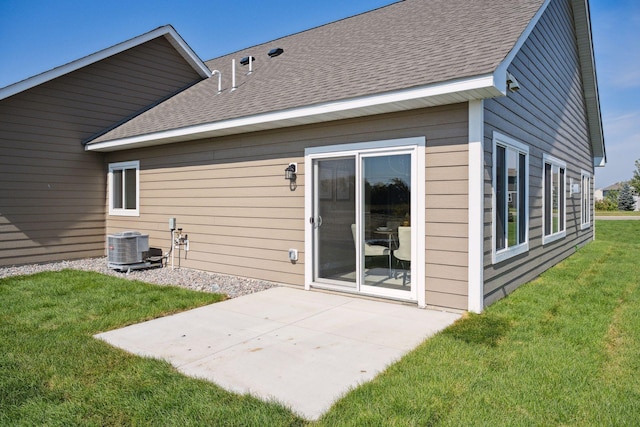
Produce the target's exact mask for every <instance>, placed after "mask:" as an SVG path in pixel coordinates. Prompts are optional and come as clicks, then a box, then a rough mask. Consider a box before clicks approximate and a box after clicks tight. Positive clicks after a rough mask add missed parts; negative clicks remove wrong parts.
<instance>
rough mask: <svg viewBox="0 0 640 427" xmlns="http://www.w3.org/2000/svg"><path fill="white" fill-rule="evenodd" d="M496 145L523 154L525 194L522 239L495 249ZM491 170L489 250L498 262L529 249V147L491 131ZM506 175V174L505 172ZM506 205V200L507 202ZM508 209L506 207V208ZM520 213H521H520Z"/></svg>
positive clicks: (495, 262) (496, 201)
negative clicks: (519, 241) (491, 207)
mask: <svg viewBox="0 0 640 427" xmlns="http://www.w3.org/2000/svg"><path fill="white" fill-rule="evenodd" d="M498 146H502V147H504V148H505V149H507V150H513V151H516V152H517V153H518V154H524V156H525V162H524V166H525V167H524V169H525V170H524V180H525V182H524V191H525V195H524V201H525V206H524V209H523V210H524V212H523V213H522V214H523V215H524V224H525V230H524V241H523V242H521V243H519V244H517V245H515V246H511V247H510V246H508V243H507V245H506V247H505V248H504V249H500V250H497V249H496V238H497V209H498V207H497V203H498V200H497V195H496V188H497V187H496V184H497V148H498ZM492 170H493V181H492V184H493V185H492V205H493V209H492V229H493V232H492V236H491V240H492V242H491V252H492V261H493V263H494V264H497V263H499V262H502V261H505V260H507V259H509V258H512V257H514V256H517V255H520V254H523V253H525V252H527V251H528V250H529V206H530V202H529V147H528V146H527V145H525V144H523V143H521V142H518V141H516V140H515V139H513V138H510V137H508V136H506V135H503V134H501V133H499V132H495V131H494V132H493V166H492ZM505 175H508V174H505ZM507 191H508V179H507ZM505 199H508V198H507V197H505ZM507 205H508V202H507ZM507 209H508V208H507ZM522 214H521V215H522ZM508 223H509V221H508V220H507V227H508ZM506 234H507V236H508V234H509V233H508V231H507V232H506ZM507 242H508V237H507Z"/></svg>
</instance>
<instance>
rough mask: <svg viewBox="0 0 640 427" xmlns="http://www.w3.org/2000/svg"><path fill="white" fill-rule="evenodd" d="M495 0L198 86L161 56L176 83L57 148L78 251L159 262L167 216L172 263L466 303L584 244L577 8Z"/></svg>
mask: <svg viewBox="0 0 640 427" xmlns="http://www.w3.org/2000/svg"><path fill="white" fill-rule="evenodd" d="M498 3H500V2H496V4H492V5H491V6H486V5H478V4H473V5H465V6H464V7H462V6H461V5H456V4H454V3H449V4H446V5H441V4H437V5H436V4H435V3H426V2H421V1H418V0H406V1H404V2H398V3H394V4H392V5H390V6H387V7H384V8H381V9H377V10H375V11H372V12H368V13H365V14H362V15H358V16H355V17H352V18H348V19H345V20H342V21H338V22H335V23H332V24H328V25H326V26H323V27H318V28H315V29H312V30H309V31H306V32H302V33H298V34H295V35H293V36H289V37H285V38H282V39H278V40H275V41H272V42H269V43H265V44H264V45H259V46H254V47H252V48H249V49H247V50H244V51H241V52H236V53H235V54H233V55H228V56H225V57H222V58H218V59H216V60H213V61H210V62H207V63H206V64H204V65H205V66H206V69H207V70H216V71H214V72H213V76H212V77H211V78H208V79H204V80H203V77H206V75H203V74H202V71H201V70H202V68H201V67H200V68H199V65H198V63H197V61H193V56H191V57H189V58H190V60H191V62H190V61H178V62H179V63H181V64H183V63H185V62H186V64H187V65H188V67H187V68H189V67H190V69H191V71H190V72H186V70H187V68H185V72H186V76H187V77H186V79H185V80H184V81H183V82H181V84H183V85H184V87H183V88H181V89H184V90H177V89H176V91H177V92H178V93H176V94H175V95H173V96H166V97H165V98H166V99H165V100H164V101H163V102H158V103H157V105H155V104H154V105H153V106H152V107H151V108H147V109H142V108H141V107H139V109H140V110H144V111H136V113H135V114H131V113H129V114H131V117H129V119H128V120H124V121H122V123H118V120H115V119H114V118H110V119H109V124H110V125H103V127H102V130H103V132H102V133H101V134H99V135H94V136H93V137H91V138H90V137H88V136H86V135H85V136H83V137H82V138H76V139H75V142H78V144H76V145H75V146H74V149H75V150H76V151H77V150H78V147H80V144H79V142H80V141H86V147H85V148H86V152H84V153H81V154H80V155H86V156H87V159H89V158H93V159H94V161H95V162H96V166H95V167H89V169H90V170H92V172H93V173H94V175H95V187H96V191H92V192H91V194H92V197H93V198H94V199H95V200H94V201H95V203H94V205H95V206H96V208H95V209H96V213H97V215H98V216H99V215H100V213H102V214H103V215H104V216H103V221H102V222H100V221H97V223H96V225H97V229H98V230H99V231H97V232H96V239H95V242H94V245H93V246H92V250H91V251H84V252H82V251H80V252H78V254H77V255H78V256H95V255H98V254H103V253H104V239H105V234H112V233H116V232H120V231H125V230H138V231H140V232H142V233H145V234H149V238H150V242H151V245H152V246H156V247H160V248H163V249H164V251H165V252H166V251H167V250H168V249H169V248H170V247H171V246H172V239H173V236H174V235H173V234H172V233H171V232H170V230H169V224H168V220H169V218H176V221H177V227H180V228H181V232H182V233H183V235H184V234H186V235H188V240H189V251H188V252H186V253H184V256H182V257H181V259H180V263H181V266H182V267H188V268H195V269H201V270H206V271H215V272H219V273H227V274H233V275H240V276H247V277H254V278H259V279H263V280H270V281H274V282H278V283H283V284H288V285H294V286H299V287H304V288H306V289H312V288H318V289H329V290H334V291H340V292H348V293H354V294H361V295H367V296H373V297H380V298H388V299H393V300H399V301H407V302H411V303H414V304H416V305H418V306H421V307H425V306H430V307H439V308H443V309H450V310H470V311H481V310H482V308H483V307H484V306H486V305H487V304H490V303H491V302H493V301H495V300H496V299H498V298H501V297H502V296H504V295H506V294H507V293H509V292H510V291H512V290H513V289H515V288H516V287H517V286H519V285H520V284H522V283H524V282H526V281H528V280H530V279H531V278H533V277H535V276H536V275H537V274H539V273H541V272H542V271H544V270H545V269H547V268H548V267H550V266H552V265H553V264H555V263H557V262H558V261H560V260H561V259H563V258H565V257H566V256H569V255H570V254H571V253H572V252H573V251H574V250H575V247H576V246H581V245H584V244H585V243H587V242H588V241H589V240H591V239H592V238H593V226H592V225H593V221H592V207H591V206H592V203H591V194H592V191H593V188H592V176H593V168H594V165H600V164H603V162H604V157H605V155H604V141H603V138H602V130H601V122H600V112H599V105H598V97H597V86H596V81H595V70H594V68H593V52H592V47H591V38H590V28H589V17H588V5H587V4H586V3H585V2H580V1H577V0H576V1H571V0H552V1H541V0H540V1H534V0H530V1H523V2H522V4H520V5H519V7H518V8H505V7H504V6H505V5H500V4H498ZM462 9H464V11H462ZM504 10H507V12H506V13H502V12H503V11H504ZM435 11H437V12H438V13H441V14H443V15H444V16H449V17H450V18H451V20H444V21H443V22H440V23H435V22H431V21H430V20H429V19H428V17H429V16H432V15H433V13H435ZM462 12H464V13H462ZM496 12H500V13H496ZM478 17H483V18H484V20H482V23H481V24H480V22H479V21H480V20H479V18H478ZM445 21H446V22H448V23H447V24H446V25H445ZM427 22H428V23H429V25H426V24H425V23H427ZM451 22H454V23H455V24H454V25H458V26H459V27H460V28H461V29H462V28H465V29H470V31H469V32H465V31H459V32H456V34H455V35H451V28H452V24H451ZM383 23H391V24H390V25H382V24H383ZM393 23H397V25H395V24H393ZM488 24H491V25H488ZM487 28H489V29H487ZM479 32H482V33H483V36H482V37H478V33H479ZM374 36H375V37H374ZM380 39H385V40H387V43H388V45H389V46H393V47H394V48H395V49H392V50H394V56H393V57H392V58H385V55H383V52H381V50H380V49H376V47H375V46H374V45H375V40H380ZM441 39H442V40H445V39H446V40H448V44H446V45H443V44H442V43H439V42H438V40H441ZM174 40H175V39H174ZM345 40H349V43H346V42H345ZM371 43H373V45H372V44H371ZM336 46H341V47H342V49H339V50H338V49H334V48H335V47H336ZM278 49H279V50H278ZM180 51H181V50H180V48H179V49H178V52H180ZM415 52H422V53H423V57H424V58H427V59H429V60H425V61H424V63H423V62H422V61H416V57H415ZM358 55H365V56H367V58H368V61H369V62H368V64H369V65H368V67H367V68H368V70H366V72H365V71H364V70H363V69H362V65H361V64H363V62H362V61H361V60H359V59H363V60H364V59H365V58H358ZM182 58H184V57H182ZM236 58H237V59H239V58H247V59H248V58H251V61H248V60H246V61H243V63H245V64H246V65H239V64H237V67H238V71H237V74H236V76H232V75H231V69H232V60H235V59H236ZM249 67H251V69H250V70H249ZM67 77H69V78H74V77H73V74H69V75H67ZM36 89H38V87H37V86H36V87H35V88H32V89H29V92H33V91H34V90H36ZM15 96H18V95H14V97H15ZM157 98H158V99H160V98H162V97H161V96H157ZM11 99H12V98H8V99H7V100H6V101H10V100H11ZM0 102H1V103H5V100H2V101H0ZM1 103H0V107H2V106H3V104H1ZM2 130H3V131H4V127H3V128H2ZM93 132H94V133H97V132H98V130H94V131H93ZM72 145H73V144H72ZM80 163H81V162H80V161H78V160H76V163H74V164H78V165H79V164H80ZM285 169H287V170H288V171H287V172H285ZM71 175H72V176H74V177H75V176H76V173H75V172H72V173H71ZM78 177H80V175H78ZM79 179H81V178H79ZM3 203H4V202H3ZM98 205H101V206H100V207H98ZM5 221H7V222H8V223H10V224H12V226H14V227H17V225H16V224H17V221H16V220H6V219H5ZM39 221H41V220H39ZM71 223H73V224H75V222H74V221H71ZM100 227H103V228H100ZM18 228H20V227H18ZM2 236H6V235H5V234H3V235H2ZM8 242H9V240H8V239H7V238H6V237H3V240H2V242H1V243H0V245H5V246H0V253H5V254H6V253H8V247H9V246H8V245H9V243H8ZM35 246H38V245H37V244H36V245H35ZM3 247H4V248H5V249H4V250H2V248H3ZM65 256H67V257H68V254H65V253H64V252H59V253H58V254H57V255H51V257H50V259H48V260H53V259H61V258H62V257H65ZM5 259H6V260H8V261H4V264H5V265H7V264H11V263H19V262H29V258H19V259H17V258H16V259H11V258H10V257H8V256H5ZM34 260H35V259H34ZM43 260H45V259H44V258H39V259H37V260H36V261H43Z"/></svg>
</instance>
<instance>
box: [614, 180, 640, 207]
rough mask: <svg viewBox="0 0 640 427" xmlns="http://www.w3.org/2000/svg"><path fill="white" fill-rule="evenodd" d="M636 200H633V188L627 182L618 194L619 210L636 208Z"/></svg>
mask: <svg viewBox="0 0 640 427" xmlns="http://www.w3.org/2000/svg"><path fill="white" fill-rule="evenodd" d="M635 206H636V202H635V200H633V190H632V189H631V186H630V185H629V184H628V183H625V184H624V185H623V186H622V188H621V189H620V194H618V210H620V211H632V210H634V209H635Z"/></svg>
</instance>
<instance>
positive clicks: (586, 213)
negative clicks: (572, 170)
mask: <svg viewBox="0 0 640 427" xmlns="http://www.w3.org/2000/svg"><path fill="white" fill-rule="evenodd" d="M580 175H581V181H582V182H581V186H580V187H581V188H582V197H581V204H582V209H581V214H580V226H581V229H585V228H589V227H591V174H590V173H589V172H585V171H582V173H581V174H580Z"/></svg>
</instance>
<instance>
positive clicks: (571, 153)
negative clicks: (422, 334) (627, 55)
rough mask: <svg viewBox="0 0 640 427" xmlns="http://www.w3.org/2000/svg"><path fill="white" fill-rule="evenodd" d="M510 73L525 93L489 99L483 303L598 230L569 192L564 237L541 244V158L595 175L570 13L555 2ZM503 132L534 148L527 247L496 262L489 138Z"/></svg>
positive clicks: (575, 173)
mask: <svg viewBox="0 0 640 427" xmlns="http://www.w3.org/2000/svg"><path fill="white" fill-rule="evenodd" d="M509 71H510V72H511V73H512V74H513V75H514V76H515V77H516V79H517V80H518V82H519V83H520V87H521V89H520V91H518V92H517V93H515V94H514V93H509V94H508V96H507V97H505V98H498V99H493V100H488V101H486V102H485V162H486V165H487V167H486V168H485V233H484V235H485V244H484V248H485V253H484V263H485V272H484V277H485V289H484V292H485V304H490V303H491V302H493V301H495V300H497V299H499V298H501V297H503V296H505V295H506V294H508V293H509V292H511V291H512V290H513V289H515V288H517V287H518V286H519V285H521V284H522V283H525V282H527V281H529V280H531V279H533V278H535V277H536V276H537V275H539V274H540V273H542V272H543V271H544V270H546V269H548V268H549V267H551V266H553V265H554V264H556V263H558V262H559V261H561V260H562V259H564V258H566V257H567V256H569V255H571V254H572V253H574V252H575V248H576V247H580V246H582V245H584V244H586V243H587V242H589V241H590V240H591V239H592V237H593V229H592V228H589V229H587V230H584V231H583V230H581V229H580V215H581V211H580V207H581V204H580V197H579V195H574V196H573V197H571V195H570V194H569V193H565V196H566V203H567V210H566V212H567V213H566V230H567V236H566V237H565V238H564V239H561V240H559V241H556V242H553V243H549V244H547V245H544V246H543V245H542V234H543V229H542V224H543V217H542V207H543V206H542V200H543V187H542V181H543V180H542V177H543V170H542V158H543V154H548V155H552V156H554V157H556V158H558V159H560V160H562V161H565V162H566V163H567V173H566V177H567V187H569V183H570V178H573V180H574V182H575V183H580V171H581V170H586V171H589V172H591V173H593V166H592V160H591V147H590V143H589V134H588V126H587V122H586V112H585V106H584V97H583V92H582V82H581V77H580V68H579V62H578V53H577V46H576V41H575V32H574V27H573V18H572V10H571V6H570V4H569V2H568V1H567V0H554V1H552V2H551V4H550V5H549V7H548V9H547V10H546V11H545V13H544V15H543V16H542V18H541V20H540V21H539V22H538V24H537V26H536V28H535V29H534V31H533V32H532V33H531V35H530V37H529V39H528V40H527V42H526V43H525V44H524V46H523V47H522V49H521V51H520V52H519V53H518V55H517V56H516V58H515V60H514V61H513V63H512V64H511V66H510V68H509ZM494 131H498V132H500V133H502V134H505V135H508V136H510V137H512V138H514V139H516V140H518V141H520V142H522V143H524V144H527V145H528V146H529V150H530V151H529V215H530V222H529V251H528V252H527V253H525V254H523V255H520V256H517V257H514V258H511V259H509V260H506V261H503V262H501V263H498V264H496V265H492V260H491V254H492V241H491V236H492V233H493V230H492V199H491V194H492V193H491V192H492V148H493V147H492V137H493V132H494Z"/></svg>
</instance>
